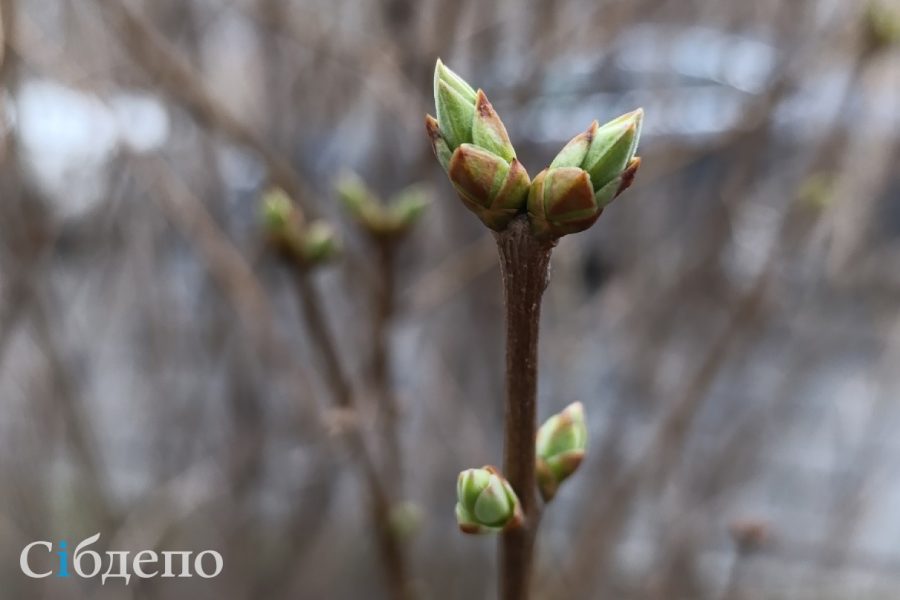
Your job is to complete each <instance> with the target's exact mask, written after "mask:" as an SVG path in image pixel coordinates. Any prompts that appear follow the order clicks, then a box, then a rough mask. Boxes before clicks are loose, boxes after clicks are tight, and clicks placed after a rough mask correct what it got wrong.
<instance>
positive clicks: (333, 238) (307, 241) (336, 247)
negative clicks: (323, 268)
mask: <svg viewBox="0 0 900 600" xmlns="http://www.w3.org/2000/svg"><path fill="white" fill-rule="evenodd" d="M301 240H302V245H301V249H300V254H301V256H302V258H303V261H304V262H305V263H306V264H308V265H313V264H319V263H323V262H325V261H328V260H331V259H332V258H334V257H335V256H337V254H338V252H340V249H341V246H340V242H339V240H338V237H337V234H336V233H335V231H334V229H332V227H331V225H329V224H328V223H326V222H325V221H313V222H312V223H310V224H309V225H308V226H307V227H306V229H305V230H304V232H303V236H302V238H301Z"/></svg>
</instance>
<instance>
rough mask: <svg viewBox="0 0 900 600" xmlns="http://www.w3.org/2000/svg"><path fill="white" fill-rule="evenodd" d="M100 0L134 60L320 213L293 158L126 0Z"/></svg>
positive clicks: (312, 212) (307, 209)
mask: <svg viewBox="0 0 900 600" xmlns="http://www.w3.org/2000/svg"><path fill="white" fill-rule="evenodd" d="M96 3H97V5H98V6H99V7H100V8H101V10H102V11H103V13H104V14H108V15H109V16H110V17H111V18H112V19H113V20H114V22H115V23H116V24H117V25H118V29H119V34H120V36H119V37H120V41H121V43H122V45H123V46H124V47H125V49H126V50H128V52H129V54H130V55H131V57H132V58H133V59H134V61H135V62H136V63H138V64H139V65H140V66H141V68H143V69H144V70H145V71H146V72H147V73H148V74H149V75H151V76H152V77H154V78H155V79H156V82H157V83H159V85H160V86H162V88H163V89H164V90H165V91H166V92H167V93H168V94H169V95H170V96H171V97H173V98H174V99H175V100H177V101H178V102H180V103H181V104H183V105H184V106H185V107H186V108H187V109H188V110H189V111H190V112H191V113H192V114H193V115H194V116H195V117H196V118H197V120H198V121H200V122H201V123H204V124H206V125H207V126H208V127H211V128H212V129H215V130H217V131H220V132H222V133H223V134H224V135H226V136H227V137H229V138H231V139H232V140H233V141H235V142H237V143H239V144H242V145H244V146H247V147H248V148H251V149H252V150H253V151H255V152H256V153H257V154H258V155H259V156H260V158H261V159H262V160H263V162H264V163H265V164H266V167H267V168H268V171H269V177H270V178H271V180H272V182H273V183H274V184H276V185H278V186H280V187H281V188H283V189H284V190H285V191H286V192H288V195H289V196H291V198H293V199H294V201H296V202H297V203H298V204H299V205H300V207H301V208H302V209H303V212H304V214H305V215H306V216H307V217H308V218H310V219H313V218H315V217H316V216H317V214H318V211H317V209H316V207H315V205H314V204H313V203H312V202H310V201H308V195H307V189H308V186H306V185H305V184H304V182H303V181H302V180H301V179H300V176H299V175H298V174H297V172H296V170H295V169H294V168H293V167H292V166H291V164H290V162H289V161H288V160H287V159H285V158H284V157H283V156H282V155H281V154H279V153H278V152H276V151H275V150H273V149H272V147H271V146H270V145H269V144H267V143H266V142H265V141H264V140H263V139H262V138H261V137H260V136H258V135H257V134H256V133H255V132H254V131H253V130H252V129H251V128H249V127H247V126H246V125H244V124H243V123H242V122H241V121H239V120H238V119H236V118H235V117H234V116H232V115H231V114H230V112H229V111H228V110H227V109H226V108H225V107H224V106H223V105H222V104H221V103H219V102H218V101H217V100H216V98H215V97H214V96H213V95H212V94H211V93H209V92H208V91H207V90H206V88H204V87H203V84H202V83H201V81H202V80H201V78H200V77H199V76H198V75H197V74H196V73H194V72H193V70H192V69H191V67H190V65H188V64H187V63H186V62H185V61H184V60H182V59H181V58H180V57H179V56H178V53H177V51H176V50H175V48H173V47H172V45H171V44H170V43H169V42H168V41H167V40H166V39H165V38H163V37H162V36H161V35H160V34H159V32H158V31H156V30H155V29H154V28H153V27H152V26H151V25H150V24H148V23H147V22H146V20H145V19H143V18H142V17H141V16H140V15H139V14H138V13H136V12H135V11H134V10H133V9H131V8H130V7H129V6H128V5H127V4H125V3H124V2H120V1H119V0H97V2H96Z"/></svg>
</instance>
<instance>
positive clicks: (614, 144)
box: [425, 59, 644, 240]
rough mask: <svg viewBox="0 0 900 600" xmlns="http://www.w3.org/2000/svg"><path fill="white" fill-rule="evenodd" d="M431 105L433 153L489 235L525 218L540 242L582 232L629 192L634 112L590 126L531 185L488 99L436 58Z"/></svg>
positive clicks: (636, 132) (638, 117)
mask: <svg viewBox="0 0 900 600" xmlns="http://www.w3.org/2000/svg"><path fill="white" fill-rule="evenodd" d="M434 104H435V110H436V113H437V117H433V116H431V115H427V116H426V117H425V128H426V130H427V131H428V136H429V138H430V139H431V145H432V148H433V149H434V154H435V156H437V159H438V162H439V163H440V164H441V166H442V167H443V168H444V171H446V172H447V175H448V177H449V178H450V182H451V183H452V184H453V187H454V188H455V189H456V192H457V194H458V195H459V197H460V199H461V200H462V202H463V204H465V206H466V207H468V208H469V210H471V211H472V212H474V213H475V214H476V215H477V216H478V217H479V218H480V219H481V220H482V222H484V224H485V225H487V226H488V227H490V228H491V229H493V230H495V231H502V230H503V229H505V228H506V226H507V225H508V224H509V222H510V221H511V220H512V219H513V218H514V217H515V216H516V215H517V214H519V213H522V212H526V211H527V214H528V220H529V221H530V223H531V229H532V231H533V232H534V234H535V235H536V236H537V237H539V238H542V239H547V240H555V239H557V238H559V237H561V236H564V235H567V234H570V233H576V232H579V231H583V230H585V229H587V228H588V227H590V226H591V225H593V224H594V222H595V221H596V220H597V218H598V217H599V216H600V213H602V212H603V209H604V208H605V207H606V205H607V204H609V203H610V202H612V201H613V199H615V198H616V197H617V196H619V195H620V194H621V193H622V192H624V191H625V190H626V189H627V188H628V187H629V186H630V185H631V183H632V181H633V180H634V176H635V174H636V173H637V170H638V167H639V166H640V164H641V159H640V158H638V157H637V156H635V152H636V151H637V146H638V140H639V139H640V135H641V122H642V120H643V116H644V112H643V110H642V109H640V108H639V109H637V110H634V111H632V112H630V113H627V114H624V115H622V116H620V117H618V118H616V119H613V120H612V121H610V122H609V123H606V124H605V125H602V126H601V125H599V124H598V123H597V122H596V121H594V122H593V123H591V126H590V127H589V128H588V130H587V131H585V132H583V133H581V134H579V135H578V136H576V137H575V138H573V139H572V140H571V141H570V142H569V143H568V144H567V145H566V146H565V147H564V148H563V149H562V151H561V152H560V153H559V154H558V155H557V157H556V158H555V159H554V160H553V162H552V163H551V164H550V166H549V167H548V168H547V169H545V170H543V171H541V172H540V173H539V174H538V175H537V176H536V177H535V178H534V181H531V180H530V179H529V176H528V173H527V171H526V170H525V168H524V167H523V166H522V164H521V163H520V162H519V161H518V159H517V158H516V151H515V149H514V148H513V146H512V144H511V143H510V141H509V136H508V135H507V133H506V127H505V126H504V125H503V122H502V121H501V120H500V117H499V116H497V113H496V112H495V111H494V108H493V107H492V106H491V103H490V102H489V101H488V99H487V96H485V94H484V92H483V91H482V90H480V89H479V90H475V89H473V88H472V86H470V85H469V84H468V83H466V82H465V80H463V79H462V78H461V77H460V76H459V75H457V74H456V73H454V72H453V71H451V70H450V69H448V68H447V67H446V66H444V64H443V63H442V62H441V61H440V59H438V61H437V64H436V65H435V69H434Z"/></svg>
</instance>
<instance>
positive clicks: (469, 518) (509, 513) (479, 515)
mask: <svg viewBox="0 0 900 600" xmlns="http://www.w3.org/2000/svg"><path fill="white" fill-rule="evenodd" d="M456 499H457V502H456V522H457V523H458V524H459V528H460V530H461V531H462V532H463V533H495V532H498V531H503V530H508V529H514V528H516V527H519V526H521V524H522V521H523V515H522V507H521V505H520V504H519V498H518V497H517V496H516V493H515V492H514V491H513V489H512V486H511V485H510V484H509V482H508V481H507V480H506V479H504V478H503V476H502V475H501V474H500V473H499V471H497V469H495V468H494V467H491V466H486V467H482V468H481V469H466V470H465V471H463V472H462V473H460V474H459V478H458V479H457V480H456Z"/></svg>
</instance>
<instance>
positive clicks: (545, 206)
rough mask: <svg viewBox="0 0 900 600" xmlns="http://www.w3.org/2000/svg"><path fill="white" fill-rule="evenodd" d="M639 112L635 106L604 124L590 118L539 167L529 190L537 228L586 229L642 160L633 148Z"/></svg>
mask: <svg viewBox="0 0 900 600" xmlns="http://www.w3.org/2000/svg"><path fill="white" fill-rule="evenodd" d="M643 116H644V111H642V110H641V109H637V110H635V111H632V112H630V113H627V114H624V115H622V116H620V117H618V118H616V119H613V120H612V121H610V122H609V123H607V124H605V125H603V126H602V127H601V126H600V125H599V124H598V123H597V121H594V122H592V123H591V126H590V127H588V129H587V131H585V132H583V133H580V134H578V135H577V136H575V137H574V138H572V140H571V141H570V142H569V143H568V144H566V145H565V147H564V148H563V149H562V150H561V151H560V153H559V154H558V155H557V156H556V158H554V159H553V162H551V163H550V166H549V167H548V168H547V169H544V170H543V171H541V172H540V173H538V175H537V177H535V178H534V183H533V184H532V186H531V192H530V193H529V194H528V216H529V218H530V219H531V224H532V228H533V229H534V232H535V234H537V235H539V236H546V237H560V236H563V235H566V234H569V233H577V232H579V231H584V230H585V229H587V228H588V227H590V226H591V225H593V224H594V221H596V220H597V218H598V217H599V216H600V213H602V212H603V209H604V208H605V207H606V205H607V204H609V203H610V202H612V201H613V200H614V199H615V198H616V197H617V196H618V195H619V194H621V193H622V192H624V191H625V190H626V189H628V187H629V186H630V185H631V182H632V181H634V176H635V174H636V173H637V170H638V167H639V166H640V165H641V159H640V158H637V157H635V155H634V154H635V152H636V151H637V144H638V139H639V138H640V135H641V120H642V119H643Z"/></svg>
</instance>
